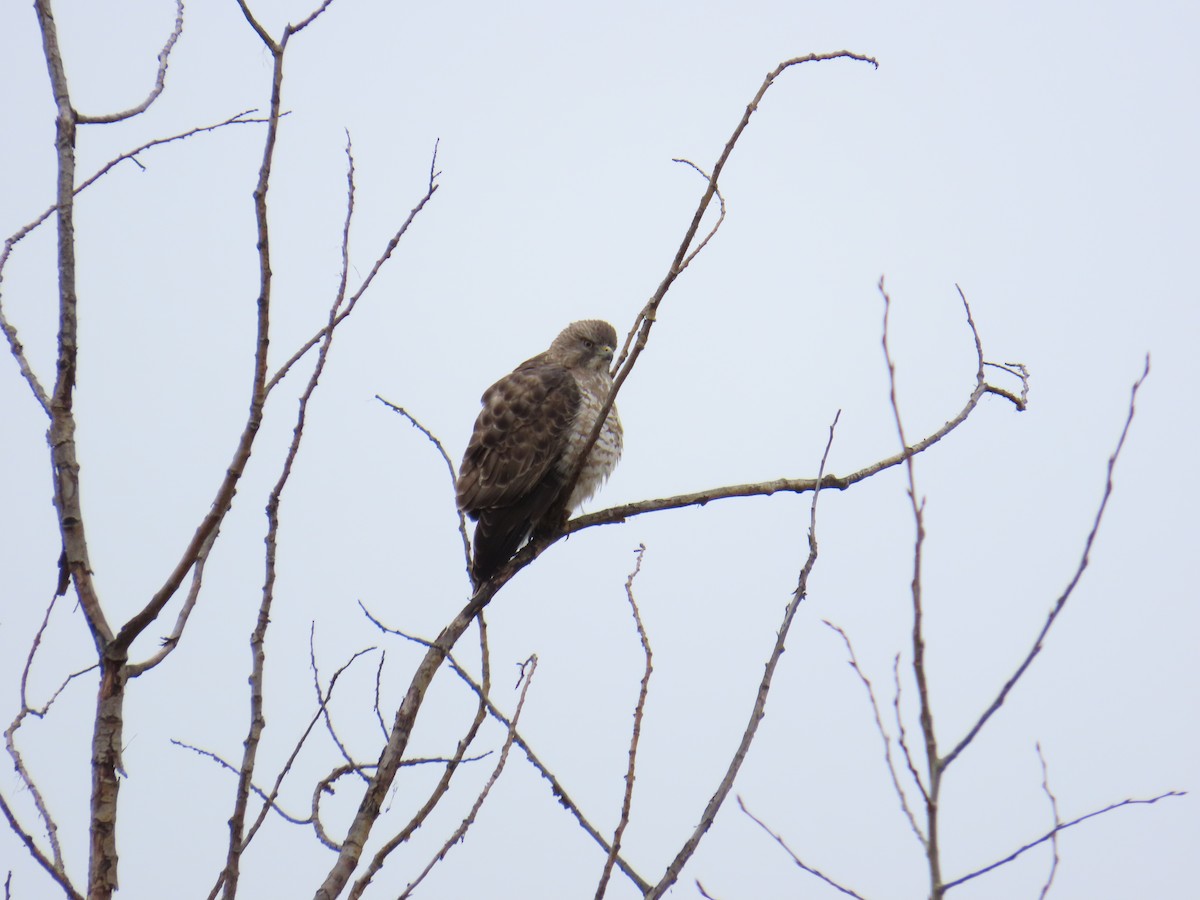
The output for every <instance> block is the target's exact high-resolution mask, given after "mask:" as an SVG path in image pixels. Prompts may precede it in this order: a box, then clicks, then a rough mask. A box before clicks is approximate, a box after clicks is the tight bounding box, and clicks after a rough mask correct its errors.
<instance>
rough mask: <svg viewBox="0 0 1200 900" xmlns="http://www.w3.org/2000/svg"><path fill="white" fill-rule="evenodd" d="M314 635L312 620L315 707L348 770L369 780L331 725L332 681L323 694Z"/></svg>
mask: <svg viewBox="0 0 1200 900" xmlns="http://www.w3.org/2000/svg"><path fill="white" fill-rule="evenodd" d="M316 637H317V623H316V622H315V621H313V622H310V623H309V626H308V668H309V671H311V672H312V676H313V691H314V692H315V693H316V695H317V708H318V709H319V710H320V712H321V717H322V718H323V719H324V720H325V730H326V731H327V732H329V739H330V740H331V741H333V745H334V746H335V747H337V749H338V752H339V753H340V754H341V755H342V759H344V760H345V761H346V764H347V765H348V766H350V771H351V772H353V773H354V774H355V775H357V776H358V777H359V778H361V779H362V780H363V781H370V779H369V778H368V777H367V776H366V775H365V774H363V771H362V767H361V766H360V765H359V764H358V763H356V762H355V761H354V759H353V758H352V757H351V756H350V751H349V750H347V749H346V745H345V743H344V742H343V741H342V739H341V738H340V737H338V733H337V729H336V728H334V727H333V717H332V716H331V715H330V714H329V701H330V700H331V699H332V692H333V682H330V684H329V690H330V694H329V695H328V696H327V695H325V693H324V692H323V691H322V690H321V673H320V671H319V669H318V667H317V648H316ZM374 649H375V648H374V647H371V648H369V650H374ZM366 652H369V651H368V650H362V651H359V653H356V654H355V655H354V657H353V658H352V659H351V662H353V661H354V659H357V658H358V657H359V656H361V655H362V654H363V653H366ZM339 672H340V670H339Z"/></svg>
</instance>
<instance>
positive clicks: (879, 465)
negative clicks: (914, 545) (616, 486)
mask: <svg viewBox="0 0 1200 900" xmlns="http://www.w3.org/2000/svg"><path fill="white" fill-rule="evenodd" d="M880 283H881V284H882V281H881V282H880ZM959 296H960V297H961V298H962V302H963V309H964V312H965V314H966V319H967V326H968V328H969V329H970V332H971V337H972V340H973V341H974V344H975V349H976V354H977V358H978V368H977V372H976V378H975V387H974V388H973V389H972V391H971V393H970V395H969V396H968V397H967V400H966V403H964V404H963V407H962V409H960V410H959V411H958V412H957V413H956V414H955V415H954V416H953V417H951V418H950V419H949V420H948V421H947V422H946V423H945V424H943V425H942V426H941V427H940V428H937V429H936V430H934V431H933V432H931V433H930V434H929V435H927V436H926V437H924V438H922V439H921V440H919V441H917V442H916V443H914V444H912V445H906V446H905V447H904V448H903V449H902V450H901V451H900V452H899V453H896V454H894V455H892V456H888V457H885V458H884V459H881V460H879V461H877V462H874V463H871V464H870V465H868V466H864V467H863V468H861V469H858V470H857V471H854V472H851V473H850V474H849V475H845V476H837V475H826V476H824V477H823V478H821V479H820V483H819V487H820V488H821V490H830V489H833V490H839V491H844V490H847V489H848V488H849V487H850V486H851V485H854V484H857V483H858V482H860V481H864V480H866V479H867V478H870V477H871V476H873V475H876V474H878V473H879V472H882V471H884V470H885V469H890V468H892V467H893V466H897V465H900V464H902V463H906V462H907V461H908V460H910V459H911V458H912V457H914V456H917V455H918V454H920V453H923V452H925V451H926V450H928V449H929V448H930V447H932V446H933V445H934V444H936V443H938V441H940V440H942V438H944V437H946V435H948V434H950V432H952V431H954V430H955V429H956V428H958V426H959V425H961V424H962V423H963V422H965V421H966V420H967V417H968V416H970V415H971V413H972V412H974V411H975V409H976V407H977V406H978V405H979V401H980V400H981V399H982V398H983V396H984V395H985V394H989V393H990V394H997V395H999V396H1003V397H1005V398H1006V399H1008V400H1009V401H1010V402H1012V403H1013V405H1014V406H1015V407H1016V408H1017V410H1018V411H1020V410H1023V409H1024V408H1025V402H1026V396H1027V394H1028V373H1027V372H1025V367H1024V366H1022V365H1021V364H1020V363H1007V364H1006V366H1005V367H1002V368H1004V370H1005V371H1008V372H1022V373H1024V374H1023V375H1022V377H1023V379H1024V380H1023V388H1022V393H1021V396H1020V397H1017V396H1014V395H1013V394H1012V393H1011V392H1008V391H1005V390H1003V389H1002V388H998V387H995V386H993V385H991V384H989V383H988V382H987V381H986V380H985V376H984V367H985V366H989V365H992V364H990V363H986V362H984V359H983V350H982V345H981V342H980V338H979V331H978V329H977V328H976V327H975V321H974V319H973V318H972V316H971V307H970V305H969V304H968V303H967V299H966V297H965V296H964V295H963V294H962V291H961V290H960V291H959ZM817 487H818V480H817V479H814V478H777V479H773V480H771V481H759V482H752V483H749V484H733V485H725V486H722V487H714V488H708V489H706V490H702V491H696V492H694V493H690V494H678V495H676V496H674V497H665V498H661V499H654V500H640V501H637V502H634V503H626V504H622V505H621V506H613V507H609V508H608V509H602V510H599V511H598V512H594V513H591V514H589V515H586V516H578V517H576V518H574V519H572V520H571V521H570V522H568V523H567V524H566V526H565V527H564V529H563V533H564V534H574V533H575V532H576V531H582V530H583V529H585V528H592V527H594V526H597V525H612V524H616V523H621V522H625V521H628V520H629V519H631V518H633V517H634V516H640V515H645V514H646V513H652V512H661V511H663V510H668V509H681V508H683V507H686V506H704V505H705V504H708V503H712V502H713V501H716V500H727V499H730V498H733V497H769V496H771V495H772V494H776V493H795V494H803V493H810V492H812V491H814V490H816V489H817ZM556 540H558V538H557V537H553V538H550V539H548V540H547V541H545V542H543V543H540V544H539V543H531V545H530V548H531V549H527V550H525V551H522V552H521V553H519V554H518V555H517V557H516V560H518V561H520V562H519V564H518V565H516V566H515V567H514V569H520V568H522V567H523V566H524V565H527V564H528V563H529V562H530V561H532V560H533V559H535V558H536V557H537V556H538V555H539V554H540V553H541V552H542V551H543V550H545V548H546V547H547V546H549V544H551V543H553V542H554V541H556Z"/></svg>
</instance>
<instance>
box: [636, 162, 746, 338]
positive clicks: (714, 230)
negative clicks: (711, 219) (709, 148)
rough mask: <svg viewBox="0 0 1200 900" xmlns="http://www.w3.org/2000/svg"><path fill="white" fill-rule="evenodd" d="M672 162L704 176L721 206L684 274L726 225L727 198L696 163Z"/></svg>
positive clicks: (683, 265)
mask: <svg viewBox="0 0 1200 900" xmlns="http://www.w3.org/2000/svg"><path fill="white" fill-rule="evenodd" d="M671 162H677V163H683V164H684V165H685V166H691V167H692V168H693V169H695V170H696V171H697V172H699V173H700V174H701V175H703V176H704V180H705V181H707V182H708V183H709V184H711V185H712V189H713V193H714V194H715V195H716V197H717V201H718V202H719V203H720V204H721V214H720V215H719V216H717V221H716V224H715V225H713V227H712V229H711V230H710V231H709V232H708V234H706V235H705V236H704V240H702V241H701V242H700V243H699V244H697V245H696V249H695V250H693V251H692V252H691V253H689V254H688V255H687V257H685V258H684V260H683V262H682V263H680V264H679V271H680V272H682V271H683V270H684V269H686V268H687V267H688V266H689V265H691V262H692V260H693V259H695V258H696V257H697V256H699V255H700V251H701V250H703V249H704V248H705V247H706V246H707V245H708V242H709V241H711V240H712V239H713V236H714V235H715V234H716V233H717V231H718V230H719V229H720V228H721V226H722V225H723V224H724V223H725V197H724V195H723V194H722V193H721V189H720V188H719V187H718V186H717V184H716V182H714V181H713V180H712V178H711V177H710V176H709V174H708V173H707V172H705V171H704V170H703V169H702V168H700V167H699V166H698V165H696V164H695V163H694V162H692V161H691V160H690V159H672V160H671ZM626 346H628V341H627V342H626Z"/></svg>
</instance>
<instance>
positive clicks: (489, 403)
mask: <svg viewBox="0 0 1200 900" xmlns="http://www.w3.org/2000/svg"><path fill="white" fill-rule="evenodd" d="M616 345H617V332H616V330H615V329H614V328H613V327H612V326H611V325H609V324H608V323H607V322H601V321H598V320H596V319H588V320H585V321H582V322H572V323H571V324H570V325H568V326H567V327H566V328H564V329H563V330H562V332H561V333H560V334H559V335H558V337H556V338H555V339H554V342H553V343H552V344H550V348H549V349H548V350H547V351H546V352H545V353H539V354H538V355H537V356H535V357H533V359H529V360H526V361H525V362H523V363H521V365H519V366H517V368H515V369H514V370H513V371H512V372H510V373H509V374H508V375H505V376H504V377H503V378H501V379H500V380H499V381H497V382H496V383H495V384H493V385H492V386H491V387H490V388H488V389H487V390H486V391H485V392H484V394H483V398H482V403H483V409H482V410H481V411H480V413H479V417H478V418H477V419H476V420H475V430H474V432H473V433H472V434H471V441H470V443H469V444H468V445H467V452H466V453H465V454H464V455H463V461H462V466H461V468H460V469H459V474H458V492H457V499H458V508H459V509H460V510H462V511H463V512H465V513H466V514H467V515H468V516H470V517H471V518H472V519H475V520H476V521H477V524H476V526H475V555H474V559H473V561H472V563H471V577H472V578H473V579H474V580H475V583H476V584H479V583H481V582H483V581H486V580H487V579H488V578H489V577H491V576H492V575H493V574H495V572H496V570H497V569H499V568H500V567H501V566H503V565H504V564H505V563H506V562H508V560H509V559H510V558H511V557H512V555H513V554H514V553H516V552H517V550H519V549H520V547H521V545H522V544H523V543H524V542H525V540H526V539H527V538H529V537H530V535H532V534H534V533H540V532H547V531H553V530H554V529H555V528H557V527H559V526H560V525H562V524H563V522H564V521H566V518H567V516H569V515H570V513H571V511H572V510H574V509H575V508H576V507H578V506H579V505H580V504H581V503H584V502H586V501H587V500H589V499H590V498H591V497H592V495H593V494H595V493H596V491H597V490H598V489H599V487H600V485H601V484H603V483H604V480H605V479H606V478H608V476H609V474H611V473H612V470H613V469H614V468H615V467H616V465H617V460H618V459H620V457H621V441H622V432H621V420H620V418H619V417H618V416H617V408H616V407H615V406H614V407H612V409H610V410H609V412H608V418H607V419H606V420H605V423H604V427H603V428H601V429H600V435H599V437H597V439H596V443H595V444H594V445H593V446H592V449H591V452H590V453H588V457H587V461H586V462H585V463H584V465H583V468H582V469H581V470H580V473H579V480H578V481H576V483H575V487H574V488H573V489H572V490H571V492H570V494H569V495H568V494H567V491H566V487H567V484H566V482H567V479H569V478H570V477H571V473H572V472H573V471H574V468H575V465H576V464H577V463H578V461H579V457H580V454H581V453H582V452H583V446H584V444H585V443H587V439H588V437H590V436H591V433H592V428H593V427H594V426H595V424H596V417H597V416H598V415H599V414H600V407H601V405H602V404H603V403H604V401H605V399H607V397H608V392H609V390H610V389H611V387H612V383H613V381H612V375H611V374H610V373H609V371H608V367H609V364H610V363H611V362H612V358H613V351H614V349H615V348H616Z"/></svg>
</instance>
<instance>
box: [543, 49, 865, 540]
mask: <svg viewBox="0 0 1200 900" xmlns="http://www.w3.org/2000/svg"><path fill="white" fill-rule="evenodd" d="M833 59H853V60H858V61H859V62H868V63H870V64H871V65H873V66H874V67H875V68H877V69H878V68H879V63H878V62H877V61H876V60H875V59H873V58H872V57H869V56H863V55H861V54H859V53H852V52H850V51H849V50H839V51H836V52H833V53H810V54H808V55H807V56H799V57H796V58H794V59H788V60H785V61H783V62H781V63H780V64H779V65H778V66H776V67H775V68H774V69H773V70H772V71H770V72H768V73H767V77H766V78H765V79H763V83H762V86H761V87H759V89H758V93H756V94H755V95H754V98H753V99H752V100H751V101H750V103H749V104H748V105H747V106H746V111H745V113H743V115H742V118H741V120H740V121H739V122H738V124H737V127H736V128H734V130H733V134H732V135H730V137H729V140H728V141H726V143H725V147H724V149H723V150H722V151H721V154H720V156H719V157H717V161H716V163H715V164H714V165H713V169H712V174H711V175H709V176H708V189H707V190H705V192H704V194H703V196H702V197H701V198H700V203H699V204H698V205H697V206H696V212H695V214H694V215H693V216H692V221H691V223H690V224H689V225H688V228H687V231H686V232H685V233H684V236H683V240H682V241H681V242H680V244H679V249H678V250H676V252H675V257H674V259H672V260H671V265H670V267H669V268H668V269H667V274H666V275H665V276H664V277H663V280H662V281H661V282H660V283H659V285H658V289H657V290H655V292H654V294H653V295H652V296H651V297H650V299H649V300H648V301H647V302H646V305H645V306H644V307H643V308H642V311H641V312H640V313H639V314H638V321H639V322H640V323H641V324H640V327H639V326H635V327H638V336H637V340H636V341H635V342H634V343H633V348H632V349H631V350H630V351H629V354H628V357H627V358H626V359H625V362H624V364H623V365H622V366H621V367H620V369H619V370H618V371H617V373H616V375H615V377H614V378H613V385H612V388H611V389H610V390H609V392H608V396H607V397H606V398H605V400H604V402H603V403H602V404H601V405H600V409H599V410H598V411H597V413H596V423H595V425H593V426H592V432H591V434H590V435H589V436H588V439H587V440H586V441H585V442H584V444H583V447H582V449H581V450H580V453H579V459H578V461H577V462H576V463H575V467H574V469H573V471H572V472H571V474H570V475H569V476H568V477H567V478H566V486H565V488H564V492H565V493H568V494H569V493H570V492H571V488H572V487H573V486H574V484H575V482H576V481H578V480H579V473H580V472H582V471H583V466H584V463H585V462H586V461H587V458H588V454H589V452H590V450H591V448H592V446H593V445H594V444H595V443H596V441H597V439H598V438H599V437H600V431H601V429H602V428H603V427H604V423H605V422H606V421H608V412H609V410H611V409H612V407H613V404H614V403H615V402H616V399H617V393H618V392H619V391H620V390H621V386H622V385H623V384H624V383H625V379H627V378H628V377H629V373H630V372H632V371H633V367H634V366H635V365H636V364H637V361H638V357H639V356H641V353H642V351H643V350H644V349H645V348H646V342H647V340H648V339H649V337H650V329H651V328H652V327H653V326H654V323H655V321H656V320H657V316H658V308H659V306H660V305H661V304H662V301H663V298H665V297H666V295H667V291H669V290H670V289H671V285H673V284H674V283H675V279H676V278H678V277H679V275H680V273H682V272H683V270H684V267H685V266H686V265H687V264H688V263H689V262H691V260H692V256H694V254H692V256H689V255H688V254H689V251H690V250H691V247H692V242H693V241H694V240H695V238H696V232H697V231H698V230H699V228H700V222H701V220H703V218H704V214H705V213H706V212H707V211H708V207H709V204H711V203H712V198H713V197H715V196H716V195H717V183H718V181H719V180H720V178H721V172H722V171H723V170H724V168H725V164H726V163H727V162H728V161H729V157H730V154H732V153H733V148H734V147H735V146H737V142H738V139H739V138H740V137H741V136H742V132H743V131H745V130H746V126H747V125H748V124H750V117H751V116H752V115H753V114H754V112H755V110H757V109H758V104H759V103H761V102H762V99H763V97H764V95H765V94H766V93H767V90H768V89H769V88H770V87H771V85H772V84H774V82H775V79H776V78H778V77H779V76H780V75H781V74H782V73H783V72H784V71H786V70H787V69H790V68H791V67H792V66H798V65H801V64H803V63H806V62H823V61H829V60H833ZM710 236H711V235H710ZM706 240H707V239H706ZM626 346H628V341H627V342H626ZM535 546H536V545H535ZM547 546H548V545H547ZM542 549H545V548H544V547H543V548H542ZM538 552H540V551H538Z"/></svg>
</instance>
